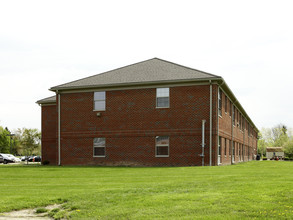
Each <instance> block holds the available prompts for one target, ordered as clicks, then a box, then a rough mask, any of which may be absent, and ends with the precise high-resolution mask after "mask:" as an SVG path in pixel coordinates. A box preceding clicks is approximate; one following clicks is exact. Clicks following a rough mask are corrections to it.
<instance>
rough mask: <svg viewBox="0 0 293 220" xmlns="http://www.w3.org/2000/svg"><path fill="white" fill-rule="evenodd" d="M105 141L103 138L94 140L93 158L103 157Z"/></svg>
mask: <svg viewBox="0 0 293 220" xmlns="http://www.w3.org/2000/svg"><path fill="white" fill-rule="evenodd" d="M105 155H106V140H105V138H94V157H105Z"/></svg>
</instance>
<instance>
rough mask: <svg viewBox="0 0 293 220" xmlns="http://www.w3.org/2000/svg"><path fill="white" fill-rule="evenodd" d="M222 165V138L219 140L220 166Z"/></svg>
mask: <svg viewBox="0 0 293 220" xmlns="http://www.w3.org/2000/svg"><path fill="white" fill-rule="evenodd" d="M220 163H222V138H221V136H219V139H218V164H220Z"/></svg>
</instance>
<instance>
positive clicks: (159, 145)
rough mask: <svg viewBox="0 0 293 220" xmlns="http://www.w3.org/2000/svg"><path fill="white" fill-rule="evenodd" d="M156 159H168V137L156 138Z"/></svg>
mask: <svg viewBox="0 0 293 220" xmlns="http://www.w3.org/2000/svg"><path fill="white" fill-rule="evenodd" d="M156 157H169V137H168V136H157V137H156Z"/></svg>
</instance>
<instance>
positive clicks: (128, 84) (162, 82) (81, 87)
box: [49, 77, 222, 92]
mask: <svg viewBox="0 0 293 220" xmlns="http://www.w3.org/2000/svg"><path fill="white" fill-rule="evenodd" d="M219 80H222V78H221V77H211V78H201V79H184V80H162V81H149V82H133V83H115V84H100V85H88V86H70V87H62V85H61V86H54V87H51V88H50V89H49V90H50V91H53V92H56V91H60V90H64V91H66V90H80V89H94V88H113V87H114V88H115V87H116V88H117V87H122V88H123V87H126V86H127V87H129V86H145V85H150V86H152V85H161V84H162V85H164V84H168V83H172V84H175V85H176V84H180V83H194V82H205V81H206V82H210V81H219Z"/></svg>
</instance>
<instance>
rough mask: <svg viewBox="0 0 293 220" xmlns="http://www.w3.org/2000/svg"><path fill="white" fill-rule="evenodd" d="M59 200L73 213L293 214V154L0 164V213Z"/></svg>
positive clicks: (111, 216)
mask: <svg viewBox="0 0 293 220" xmlns="http://www.w3.org/2000/svg"><path fill="white" fill-rule="evenodd" d="M54 203H64V208H66V210H67V211H68V210H73V211H71V212H69V211H68V213H67V214H68V215H70V217H72V218H73V219H244V218H261V219H280V218H281V219H282V218H283V219H293V162H283V161H253V162H248V163H242V164H238V165H233V166H222V167H168V168H158V167H156V168H129V167H50V166H27V165H23V166H4V165H1V166H0V213H1V212H6V211H10V210H18V209H24V208H30V207H33V208H35V207H42V206H45V205H48V204H54Z"/></svg>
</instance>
